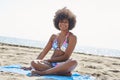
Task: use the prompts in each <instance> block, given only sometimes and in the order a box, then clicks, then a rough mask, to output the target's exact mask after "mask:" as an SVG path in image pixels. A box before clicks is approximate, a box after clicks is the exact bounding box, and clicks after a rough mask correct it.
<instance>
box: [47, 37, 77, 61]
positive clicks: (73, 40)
mask: <svg viewBox="0 0 120 80" xmlns="http://www.w3.org/2000/svg"><path fill="white" fill-rule="evenodd" d="M76 42H77V37H76V36H74V35H71V36H70V37H69V42H68V47H67V49H66V51H65V54H64V55H62V56H59V57H54V58H51V59H48V61H49V62H61V61H65V60H67V59H69V58H70V56H71V54H72V52H73V50H74V48H75V46H76Z"/></svg>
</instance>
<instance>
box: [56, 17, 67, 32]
mask: <svg viewBox="0 0 120 80" xmlns="http://www.w3.org/2000/svg"><path fill="white" fill-rule="evenodd" d="M58 25H59V28H60V30H63V31H64V30H68V27H69V21H68V19H63V20H60V21H59V24H58Z"/></svg>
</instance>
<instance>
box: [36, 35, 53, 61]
mask: <svg viewBox="0 0 120 80" xmlns="http://www.w3.org/2000/svg"><path fill="white" fill-rule="evenodd" d="M53 38H54V35H52V36H51V37H50V39H49V41H48V43H47V45H46V46H45V48H44V49H43V51H42V52H41V53H40V54H39V56H38V57H37V59H43V58H44V57H45V56H46V54H47V53H48V51H49V50H50V49H51V48H52V42H53Z"/></svg>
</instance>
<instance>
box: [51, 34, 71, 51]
mask: <svg viewBox="0 0 120 80" xmlns="http://www.w3.org/2000/svg"><path fill="white" fill-rule="evenodd" d="M68 36H69V33H67V35H66V37H65V40H64V42H63V44H62V46H61V47H59V46H58V35H57V37H56V38H55V39H54V41H53V44H52V48H53V49H54V50H62V51H63V52H65V50H66V48H67V47H68Z"/></svg>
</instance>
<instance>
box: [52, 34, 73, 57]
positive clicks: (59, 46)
mask: <svg viewBox="0 0 120 80" xmlns="http://www.w3.org/2000/svg"><path fill="white" fill-rule="evenodd" d="M71 34H72V33H70V32H69V33H67V35H66V36H65V37H63V38H62V37H59V35H55V36H54V39H53V44H52V48H53V49H54V53H53V55H52V57H51V58H54V57H58V56H62V55H64V54H65V50H66V48H67V47H68V43H69V36H70V35H71Z"/></svg>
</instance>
